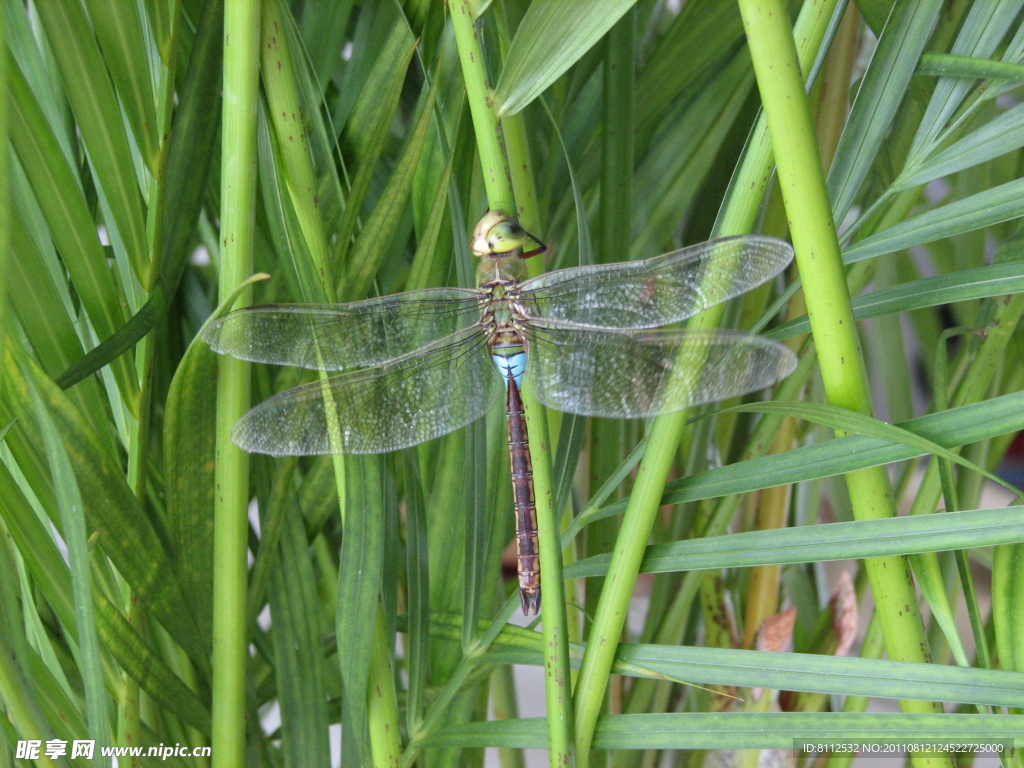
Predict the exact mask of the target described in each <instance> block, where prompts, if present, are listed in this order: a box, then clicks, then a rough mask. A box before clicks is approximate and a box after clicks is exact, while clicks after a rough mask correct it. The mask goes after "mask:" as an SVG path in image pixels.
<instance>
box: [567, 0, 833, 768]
mask: <svg viewBox="0 0 1024 768" xmlns="http://www.w3.org/2000/svg"><path fill="white" fill-rule="evenodd" d="M835 3H836V0H815V2H809V3H805V4H804V7H803V8H802V10H801V13H800V17H799V19H798V21H797V28H798V30H799V39H800V40H801V56H802V58H803V61H804V63H805V64H806V65H807V66H809V65H810V62H811V61H812V60H813V56H814V54H815V52H816V51H817V49H818V46H820V44H821V40H822V39H823V37H824V34H825V30H826V29H827V26H828V21H829V18H830V17H831V15H832V11H833V9H834V7H835ZM771 163H772V146H771V141H770V140H769V137H768V134H767V130H766V122H765V119H764V116H763V115H762V116H761V118H760V119H759V120H758V122H757V124H756V126H755V128H754V131H753V133H752V138H751V141H750V146H749V147H748V149H747V152H746V154H745V156H744V159H743V165H742V167H741V168H740V170H739V172H738V173H737V175H736V177H735V178H734V180H733V182H732V184H731V186H730V196H729V200H728V204H727V206H726V207H725V208H724V209H723V211H722V213H721V214H720V216H719V219H718V221H716V223H715V227H714V230H713V234H714V235H715V236H716V237H718V236H725V235H734V234H740V233H743V232H747V231H748V230H749V228H750V227H751V226H753V223H754V221H755V220H756V217H757V213H758V211H759V209H760V206H761V201H762V198H763V196H764V192H765V189H766V187H767V183H768V180H769V178H770V177H771ZM716 309H717V311H711V312H705V313H703V314H702V315H700V316H698V317H697V318H695V319H694V322H692V323H691V324H690V325H691V327H697V328H713V327H715V326H716V325H717V323H718V321H719V319H720V317H721V311H722V310H721V308H716ZM686 416H687V412H686V411H682V412H680V413H673V414H668V415H665V416H660V417H658V419H656V420H655V422H654V425H653V427H652V428H651V433H650V436H649V438H648V445H647V450H646V451H645V452H644V458H643V460H642V461H641V463H640V467H639V468H638V470H637V480H636V484H635V486H634V488H633V493H632V494H631V496H630V499H629V505H628V506H627V508H626V512H625V515H624V517H623V524H622V530H621V533H620V535H619V538H618V540H617V541H616V544H615V549H614V550H613V552H612V560H611V563H610V564H609V567H608V574H607V576H606V577H605V578H606V581H605V590H604V592H603V593H602V595H601V600H600V603H599V604H598V609H597V612H596V614H595V616H594V624H593V626H592V628H591V632H590V637H589V639H588V642H587V648H586V652H585V653H584V656H583V663H582V666H581V668H580V674H579V678H578V680H577V683H576V690H575V692H574V702H575V704H576V754H577V759H578V760H579V762H580V764H581V765H585V762H584V759H585V756H586V755H587V752H588V751H589V749H590V744H591V741H592V740H593V736H594V729H595V728H596V727H597V718H598V717H599V716H600V714H601V704H602V701H603V697H604V691H605V688H606V687H607V684H608V676H609V674H610V673H611V668H612V663H613V661H614V659H615V650H616V647H617V644H618V639H619V636H620V634H621V633H622V627H623V625H624V624H625V621H626V615H627V610H628V608H629V598H630V596H631V595H632V592H633V587H634V585H635V584H636V579H637V575H638V573H639V569H640V563H641V561H642V560H643V555H644V549H645V547H646V545H647V540H648V538H649V537H650V533H651V530H652V528H653V526H654V521H655V518H656V516H657V512H658V507H659V505H660V503H661V496H662V492H663V491H664V488H665V483H666V481H667V478H668V472H669V470H670V468H671V466H672V462H673V460H674V458H675V453H676V450H677V449H678V447H679V440H680V437H681V436H682V434H683V428H684V425H685V422H686ZM690 594H692V593H690ZM689 599H690V598H689V596H685V595H684V596H683V597H682V599H681V600H680V598H677V600H676V602H688V601H689ZM680 613H681V612H680ZM639 682H641V681H638V683H639ZM647 691H648V694H649V693H650V692H652V691H653V686H650V687H649V688H647Z"/></svg>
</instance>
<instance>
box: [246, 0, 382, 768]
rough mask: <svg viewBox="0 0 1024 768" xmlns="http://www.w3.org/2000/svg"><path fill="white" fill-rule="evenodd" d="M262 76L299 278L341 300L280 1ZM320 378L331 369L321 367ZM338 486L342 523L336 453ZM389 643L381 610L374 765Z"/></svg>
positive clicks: (338, 464) (266, 10) (378, 759)
mask: <svg viewBox="0 0 1024 768" xmlns="http://www.w3.org/2000/svg"><path fill="white" fill-rule="evenodd" d="M262 32H263V44H262V45H261V46H260V51H261V53H262V56H263V81H264V85H265V88H266V91H267V100H268V102H269V104H270V110H269V112H270V117H271V121H272V123H273V127H274V134H275V135H276V137H277V146H278V149H279V151H280V153H281V158H282V161H283V163H282V164H283V166H284V180H285V187H286V188H287V190H288V196H289V198H290V200H291V204H292V207H293V209H294V211H295V217H296V219H297V220H298V223H299V228H300V229H301V231H302V237H303V240H304V241H305V244H306V250H307V252H308V253H309V256H310V259H311V261H312V264H311V265H310V268H308V269H306V270H300V282H301V283H302V286H303V290H304V292H305V293H308V294H309V295H304V296H303V298H304V299H305V300H306V301H323V302H336V301H337V295H336V291H335V287H334V285H335V281H334V277H333V275H334V270H333V268H332V266H331V264H330V254H329V247H328V244H327V235H326V232H325V231H324V225H323V219H322V216H321V213H320V208H319V205H318V202H317V194H318V193H317V179H316V174H315V172H314V170H313V164H312V162H311V160H310V154H309V146H308V141H307V138H306V137H307V130H306V126H305V125H304V122H303V120H304V118H303V111H302V108H301V103H300V100H299V93H298V89H297V87H296V76H295V71H294V65H293V62H292V55H291V51H290V50H289V47H288V43H287V41H288V36H287V35H286V31H285V29H284V22H283V20H282V16H281V5H280V0H264V3H263V29H262ZM320 376H321V379H322V380H323V379H326V378H327V374H326V373H325V372H323V371H321V372H320ZM324 396H325V400H326V402H325V405H327V407H328V408H329V409H333V401H330V400H329V399H328V398H329V393H327V392H325V395H324ZM331 460H332V465H333V467H334V477H335V486H336V491H337V494H338V500H339V504H340V507H341V518H342V524H343V525H344V521H345V498H346V493H345V462H344V457H343V456H340V455H337V454H336V455H334V456H332V457H331ZM390 647H391V646H390V643H389V642H388V637H387V631H386V627H385V623H384V616H383V614H382V613H381V609H380V608H378V609H377V616H376V619H375V621H374V626H373V640H372V647H371V652H370V653H371V655H370V674H369V678H368V681H369V684H368V687H367V707H368V712H369V727H370V748H371V751H372V753H373V758H374V764H375V765H397V764H398V761H399V760H400V758H401V753H402V748H401V741H400V733H401V731H400V728H399V721H398V703H397V700H396V694H395V686H394V676H393V674H392V672H391V658H390Z"/></svg>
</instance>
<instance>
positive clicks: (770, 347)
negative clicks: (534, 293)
mask: <svg viewBox="0 0 1024 768" xmlns="http://www.w3.org/2000/svg"><path fill="white" fill-rule="evenodd" d="M527 342H528V347H527V362H526V378H527V385H528V386H529V387H532V388H533V392H534V393H535V395H536V397H537V399H538V400H540V401H541V402H542V403H543V404H544V405H547V406H549V407H551V408H555V409H557V410H560V411H568V412H569V413H578V414H581V415H583V416H604V417H607V418H613V419H622V418H625V419H633V418H644V417H647V416H656V415H658V414H662V413H671V412H672V411H679V410H682V409H683V408H687V407H689V406H691V405H700V404H701V403H710V402H714V401H715V400H724V399H726V398H730V397H735V396H737V395H742V394H745V393H747V392H754V391H756V390H758V389H763V388H764V387H767V386H769V385H770V384H772V383H774V382H775V381H776V380H778V379H780V378H783V377H785V376H788V375H789V374H790V373H791V372H792V371H793V368H794V367H796V357H795V356H794V355H793V353H792V352H790V350H789V349H788V348H787V347H785V346H783V345H782V344H779V343H778V342H776V341H772V340H771V339H767V338H765V337H763V336H756V335H754V334H750V333H741V332H739V331H699V330H690V329H686V328H682V329H676V330H664V329H659V330H622V329H604V328H589V329H588V328H578V327H575V326H572V325H570V324H568V323H566V324H560V323H547V322H545V323H544V324H543V325H538V326H531V328H530V330H529V331H528V334H527Z"/></svg>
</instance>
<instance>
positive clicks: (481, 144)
mask: <svg viewBox="0 0 1024 768" xmlns="http://www.w3.org/2000/svg"><path fill="white" fill-rule="evenodd" d="M476 7H477V3H473V2H470V0H453V2H450V3H449V4H448V8H449V10H450V11H451V17H452V30H453V31H454V32H455V44H456V46H457V47H458V49H459V61H460V62H461V64H462V79H463V80H464V81H465V83H466V98H467V99H468V100H469V111H470V113H471V114H472V116H473V130H474V131H475V132H476V147H477V152H478V153H479V154H480V167H481V168H482V170H483V173H484V188H485V189H486V190H487V204H488V205H489V206H490V208H491V209H492V210H496V211H504V212H505V213H508V214H513V213H515V212H516V202H515V201H516V199H515V195H514V194H513V192H512V177H511V176H510V174H509V169H508V163H507V162H506V156H505V146H504V138H503V137H502V133H501V123H500V122H499V121H498V116H497V114H495V112H494V109H493V108H492V107H491V89H490V86H489V85H488V84H487V70H486V68H485V66H484V57H483V50H482V49H481V48H480V41H479V40H477V37H476V27H475V22H476V19H475V18H474V16H473V12H474V9H475V8H476Z"/></svg>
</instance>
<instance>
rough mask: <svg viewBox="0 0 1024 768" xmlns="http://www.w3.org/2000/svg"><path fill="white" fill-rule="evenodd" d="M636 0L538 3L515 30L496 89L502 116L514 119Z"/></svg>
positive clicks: (592, 44) (497, 107)
mask: <svg viewBox="0 0 1024 768" xmlns="http://www.w3.org/2000/svg"><path fill="white" fill-rule="evenodd" d="M634 2H635V0H536V2H534V3H531V4H530V7H529V9H528V10H527V11H526V15H525V16H524V17H523V20H522V22H521V23H520V25H519V29H518V30H517V31H516V36H515V39H513V41H512V45H511V47H510V48H509V51H508V56H507V57H506V58H505V66H504V69H502V72H501V77H500V78H499V79H498V84H497V86H496V87H495V89H494V105H495V109H496V110H497V112H498V115H499V116H500V115H514V114H515V113H516V112H519V111H520V110H522V109H523V108H525V107H526V106H527V105H528V104H529V103H530V102H532V101H533V100H534V99H535V98H537V97H538V96H539V95H540V94H541V93H543V92H544V90H545V89H546V88H547V87H548V86H549V85H551V84H552V83H553V82H554V81H555V80H557V79H558V78H559V77H561V76H562V74H563V73H564V72H565V71H566V70H567V69H569V67H571V66H572V65H573V64H575V63H576V62H577V61H579V59H580V57H582V56H583V54H585V53H586V52H587V51H589V50H590V49H591V48H592V47H593V46H594V45H596V44H597V42H598V40H600V39H601V38H602V37H603V36H604V35H605V33H606V32H607V31H608V30H609V29H611V28H612V27H613V26H614V25H615V22H617V21H618V20H619V19H620V18H622V16H623V14H625V13H626V11H628V10H629V9H630V8H632V7H633V3H634Z"/></svg>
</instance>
